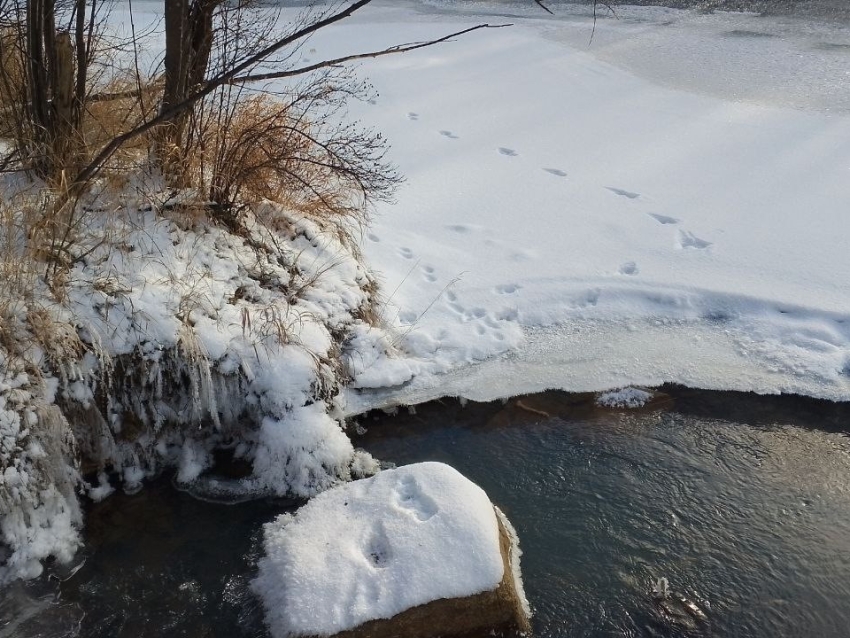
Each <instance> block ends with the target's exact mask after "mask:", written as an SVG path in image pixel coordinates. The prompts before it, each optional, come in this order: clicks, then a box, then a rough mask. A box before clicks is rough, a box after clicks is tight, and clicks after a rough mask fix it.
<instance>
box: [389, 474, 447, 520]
mask: <svg viewBox="0 0 850 638" xmlns="http://www.w3.org/2000/svg"><path fill="white" fill-rule="evenodd" d="M395 504H396V506H397V507H399V508H400V509H402V510H405V511H406V512H407V513H408V514H410V515H411V516H413V517H414V518H415V519H416V520H418V521H419V522H420V523H424V522H425V521H427V520H428V519H429V518H431V517H432V516H434V514H436V513H437V511H438V509H439V507H438V506H437V502H436V501H435V500H434V499H432V498H431V497H430V496H428V495H427V494H425V493H424V492H422V488H421V487H419V484H418V483H417V482H416V479H415V478H413V477H412V476H405V477H404V478H402V479H401V480H400V481H399V482H398V484H397V485H396V487H395Z"/></svg>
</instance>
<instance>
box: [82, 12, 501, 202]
mask: <svg viewBox="0 0 850 638" xmlns="http://www.w3.org/2000/svg"><path fill="white" fill-rule="evenodd" d="M371 1H372V0H358V1H357V2H353V3H352V4H350V5H349V6H348V7H346V8H344V9H341V10H340V11H338V12H336V13H334V14H332V15H330V16H328V17H326V18H323V19H321V20H317V21H316V22H314V23H312V24H309V25H307V26H305V27H303V28H301V29H298V30H297V31H295V32H294V33H291V34H290V35H288V36H286V37H284V38H281V39H280V40H277V41H275V42H273V43H271V44H270V45H268V46H267V47H264V48H263V49H261V50H260V51H258V52H256V53H254V54H252V55H251V56H250V57H248V58H247V59H245V60H243V61H242V62H239V63H238V64H235V65H233V67H231V68H229V69H227V70H225V71H223V72H222V73H220V74H219V75H218V76H217V77H215V78H213V79H211V80H208V81H206V82H205V83H204V84H203V85H202V86H201V88H199V89H198V90H196V91H195V92H194V93H192V94H191V95H189V96H188V97H187V98H186V99H185V100H183V101H182V102H180V103H178V104H175V105H173V106H172V107H170V108H168V109H163V110H162V111H160V112H159V114H158V115H156V116H155V117H153V118H151V119H150V120H148V121H146V122H144V123H142V124H140V125H138V126H136V127H134V128H132V129H130V130H129V131H126V132H125V133H122V134H121V135H118V136H117V137H115V138H114V139H112V140H111V141H110V142H109V143H108V144H107V145H106V146H104V148H103V149H102V150H101V151H100V152H99V153H98V154H97V155H96V156H95V157H94V158H93V159H92V160H91V161H90V162H89V164H88V165H87V166H86V167H85V168H83V169H82V170H81V171H80V172H79V173H78V174H77V175H76V176H75V177H74V180H73V182H72V183H74V184H80V187H82V185H83V184H85V183H87V182H88V181H89V180H91V179H92V178H93V177H94V176H95V175H96V174H97V173H98V171H99V170H100V168H101V167H102V166H103V164H104V163H105V162H106V161H107V160H108V159H109V158H110V157H111V156H112V155H113V154H114V153H115V152H116V151H117V150H118V149H119V148H121V146H123V145H124V144H125V143H127V142H128V141H130V140H132V139H135V138H136V137H138V136H140V135H143V134H145V133H147V132H148V131H151V130H153V129H154V128H156V127H157V126H159V125H161V124H164V123H166V122H168V121H170V120H171V119H172V118H173V117H174V116H175V114H177V113H182V112H184V111H186V110H188V109H190V108H192V107H193V106H194V105H195V104H196V103H197V102H199V101H200V100H202V99H203V98H205V97H206V96H208V95H210V94H211V93H213V91H215V90H216V89H217V88H218V87H220V86H223V85H226V84H233V83H236V82H237V78H239V77H240V75H241V74H243V73H245V71H247V70H248V69H250V68H252V67H254V66H256V65H257V64H259V63H261V62H262V61H264V60H266V59H267V58H268V57H269V56H270V55H272V54H274V53H276V52H277V51H280V50H281V49H283V48H284V47H286V46H288V45H291V44H293V43H295V42H297V41H298V40H301V39H303V38H305V37H307V36H309V35H311V34H313V33H315V32H316V31H319V30H320V29H323V28H325V27H327V26H330V25H332V24H335V23H337V22H339V21H341V20H344V19H345V18H348V17H349V16H351V15H352V14H353V13H354V12H355V11H357V10H358V9H361V8H363V7H365V6H366V5H367V4H369V3H370V2H371ZM495 26H506V25H495ZM481 28H494V25H486V24H484V25H478V26H477V27H472V28H470V29H465V30H463V31H460V32H458V33H454V34H450V35H448V36H445V37H442V38H437V39H435V40H430V41H427V42H420V43H416V44H411V45H408V46H409V47H410V48H409V49H407V50H413V49H421V48H424V47H427V46H433V45H435V44H439V43H441V42H445V41H446V40H448V39H450V38H452V37H456V36H458V35H460V34H462V33H468V32H469V31H473V30H475V29H481ZM403 52H404V50H402V49H400V48H399V47H390V48H389V49H386V50H385V52H381V51H378V52H375V54H365V55H364V57H376V56H377V55H389V54H390V53H403ZM355 59H356V58H355ZM334 64H339V62H336V61H334V60H327V61H324V62H320V63H317V64H313V65H310V66H308V67H303V68H301V69H293V70H291V71H289V72H288V73H289V75H286V76H282V77H290V76H295V75H302V74H304V73H308V72H310V71H313V70H317V69H321V68H327V67H330V66H333V65H334Z"/></svg>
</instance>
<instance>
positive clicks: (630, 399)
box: [596, 388, 652, 408]
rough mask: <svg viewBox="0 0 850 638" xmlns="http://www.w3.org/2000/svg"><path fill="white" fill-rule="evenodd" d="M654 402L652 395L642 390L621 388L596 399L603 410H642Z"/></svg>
mask: <svg viewBox="0 0 850 638" xmlns="http://www.w3.org/2000/svg"><path fill="white" fill-rule="evenodd" d="M651 400H652V393H651V392H647V391H646V390H641V389H640V388H620V389H619V390H612V391H611V392H603V393H602V394H600V395H599V396H598V397H596V405H598V406H599V407H601V408H642V407H644V406H645V405H646V404H647V403H649V402H650V401H651Z"/></svg>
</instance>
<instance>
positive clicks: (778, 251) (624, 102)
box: [312, 2, 850, 413]
mask: <svg viewBox="0 0 850 638" xmlns="http://www.w3.org/2000/svg"><path fill="white" fill-rule="evenodd" d="M529 4H532V3H529ZM555 10H556V14H557V15H556V16H555V17H554V18H552V17H549V16H547V15H543V14H542V13H538V12H535V10H534V9H533V8H532V7H524V6H521V4H520V3H514V4H510V5H509V6H508V5H505V3H499V4H498V5H496V4H487V3H462V4H461V3H448V2H429V3H427V4H423V3H410V4H407V5H401V6H399V5H398V4H396V3H393V4H389V3H383V4H380V5H377V6H374V7H373V6H370V7H369V9H368V10H364V11H363V12H362V13H361V14H358V15H357V16H355V18H353V19H352V20H351V21H349V22H348V23H346V24H345V25H343V26H340V27H339V28H338V29H337V30H336V34H335V37H333V38H330V39H328V40H322V39H319V38H316V39H315V40H314V41H313V43H312V46H315V47H316V49H317V51H318V53H319V54H325V55H331V54H334V53H337V52H338V51H340V50H341V49H343V48H349V47H350V48H357V47H361V46H364V45H365V44H367V43H369V42H372V43H383V42H385V41H387V42H389V41H391V40H392V41H407V40H421V39H424V38H426V37H431V36H435V35H438V34H443V33H446V32H450V31H453V30H456V29H460V28H463V27H466V26H469V25H470V24H473V23H477V22H481V21H485V20H486V21H489V22H491V23H492V22H500V21H510V22H513V23H515V26H513V27H511V28H509V29H501V30H498V31H492V32H491V31H484V32H477V33H474V34H470V35H469V36H466V37H463V38H459V39H458V40H457V41H455V42H453V43H450V44H446V45H444V46H442V47H439V48H432V49H427V50H425V51H421V52H416V53H413V54H409V55H405V56H404V57H399V58H389V59H384V60H380V61H375V62H374V63H370V64H369V66H368V68H367V72H368V74H369V77H370V79H371V81H372V82H373V83H374V85H375V87H376V88H377V90H378V91H379V93H380V97H379V99H378V100H377V102H376V104H374V105H364V106H363V107H362V109H361V110H360V116H361V117H362V118H363V119H365V120H366V121H367V122H369V123H373V124H375V125H376V126H378V127H379V128H380V129H381V130H383V131H385V132H386V133H387V135H388V136H389V138H390V139H391V140H392V142H393V145H394V151H393V153H394V158H395V159H396V161H397V162H398V164H399V165H400V167H401V169H402V170H403V171H404V172H405V174H406V175H407V177H408V183H407V185H406V186H405V187H404V188H403V189H402V190H401V192H400V194H399V197H398V203H397V205H395V206H393V207H386V208H382V209H381V210H380V211H379V215H377V216H376V222H375V224H374V227H373V228H372V229H370V230H369V231H368V233H367V234H366V236H365V237H364V250H365V253H366V256H367V258H368V260H369V262H370V263H371V265H372V266H373V267H374V268H375V269H376V270H377V271H378V272H379V273H380V274H381V275H382V279H383V287H384V291H385V294H386V296H387V298H389V303H388V304H387V308H388V311H389V315H390V318H395V319H396V320H397V322H398V325H399V329H400V333H401V337H400V338H399V343H400V344H401V345H402V346H403V347H404V348H406V349H407V351H408V352H409V353H410V357H409V358H407V359H406V360H404V359H401V360H392V361H390V362H389V363H390V364H391V367H384V366H382V365H377V364H374V365H373V364H372V363H371V362H370V360H369V358H368V356H365V357H364V364H363V365H362V370H361V374H360V376H359V377H358V378H357V379H356V386H359V387H360V388H361V389H360V390H358V391H349V392H348V395H349V396H348V403H347V407H346V411H347V412H348V413H356V412H359V411H361V410H363V409H366V408H368V407H373V406H377V405H386V404H387V403H394V402H395V403H405V402H417V401H420V400H424V399H427V398H434V397H437V396H441V395H446V394H461V395H463V396H466V397H469V398H496V397H499V396H507V395H511V394H517V393H519V392H531V391H536V390H541V389H545V388H562V389H566V390H574V391H581V390H604V389H609V388H614V387H622V386H624V385H629V384H636V385H655V384H658V383H663V382H676V383H681V384H685V385H690V386H695V387H702V388H711V389H735V390H753V391H756V392H760V393H779V392H796V393H801V394H807V395H812V396H816V397H821V398H828V399H833V400H847V399H850V288H849V287H848V286H847V281H848V280H850V253H848V252H847V250H846V241H845V238H846V237H848V236H850V216H848V215H847V212H846V211H847V203H848V202H850V179H848V171H850V115H848V114H850V109H848V103H847V102H846V96H847V94H848V93H847V90H846V89H847V86H848V80H847V76H846V71H845V70H844V68H845V66H846V52H845V51H844V50H843V49H841V48H839V47H837V46H836V47H830V46H827V45H828V44H829V43H830V42H841V41H846V40H847V38H848V36H850V31H848V28H847V26H846V25H843V24H839V23H833V24H828V23H822V22H821V23H818V22H807V21H803V20H797V21H793V20H790V19H788V18H759V17H757V16H754V15H750V14H724V13H716V14H712V15H704V14H699V13H697V12H694V11H681V10H673V9H663V8H638V7H622V8H620V9H619V10H618V13H619V15H620V19H619V20H613V19H604V20H601V21H600V22H599V23H598V24H597V30H596V34H595V36H594V40H593V43H591V44H588V40H589V36H590V30H591V19H590V14H589V10H588V8H587V7H568V6H566V5H558V6H556V7H555ZM760 34H761V35H760ZM791 107H794V108H791ZM482 361H484V362H485V363H481V362H482ZM470 364H474V365H472V366H471V367H468V366H470ZM445 373H448V374H445ZM387 386H395V388H394V389H389V390H388V389H387Z"/></svg>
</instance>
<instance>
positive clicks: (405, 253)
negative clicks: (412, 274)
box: [398, 247, 413, 259]
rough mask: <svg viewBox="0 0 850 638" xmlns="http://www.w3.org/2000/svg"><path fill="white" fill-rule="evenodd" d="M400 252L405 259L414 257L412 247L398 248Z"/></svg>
mask: <svg viewBox="0 0 850 638" xmlns="http://www.w3.org/2000/svg"><path fill="white" fill-rule="evenodd" d="M398 254H399V255H401V256H402V257H404V258H405V259H413V251H412V250H410V248H407V247H402V248H399V249H398Z"/></svg>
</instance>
